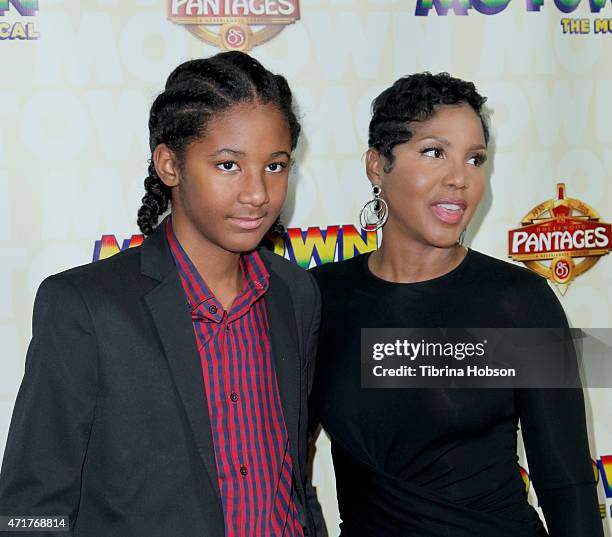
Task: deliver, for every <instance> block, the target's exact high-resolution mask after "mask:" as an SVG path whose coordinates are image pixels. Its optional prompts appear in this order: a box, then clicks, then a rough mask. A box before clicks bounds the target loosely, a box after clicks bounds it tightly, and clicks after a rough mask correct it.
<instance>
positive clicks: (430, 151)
mask: <svg viewBox="0 0 612 537" xmlns="http://www.w3.org/2000/svg"><path fill="white" fill-rule="evenodd" d="M421 154H422V155H425V156H426V157H432V158H440V157H441V156H442V149H440V148H439V147H427V148H425V149H423V150H422V151H421Z"/></svg>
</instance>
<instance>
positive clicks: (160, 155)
mask: <svg viewBox="0 0 612 537" xmlns="http://www.w3.org/2000/svg"><path fill="white" fill-rule="evenodd" d="M153 164H154V165H155V171H156V172H157V175H158V176H159V178H160V179H161V180H162V183H164V185H166V186H167V187H170V188H171V187H173V186H177V185H178V184H179V179H180V165H179V162H178V159H177V158H176V155H175V154H174V151H172V150H171V149H170V148H169V147H168V146H167V145H166V144H159V145H158V146H157V147H156V148H155V150H154V151H153Z"/></svg>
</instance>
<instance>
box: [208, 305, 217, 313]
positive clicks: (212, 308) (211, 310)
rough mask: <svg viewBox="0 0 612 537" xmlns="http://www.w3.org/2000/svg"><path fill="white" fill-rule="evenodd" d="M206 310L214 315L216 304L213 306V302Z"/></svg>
mask: <svg viewBox="0 0 612 537" xmlns="http://www.w3.org/2000/svg"><path fill="white" fill-rule="evenodd" d="M208 311H210V313H212V314H213V315H214V314H215V313H217V306H215V305H214V304H213V305H212V306H208Z"/></svg>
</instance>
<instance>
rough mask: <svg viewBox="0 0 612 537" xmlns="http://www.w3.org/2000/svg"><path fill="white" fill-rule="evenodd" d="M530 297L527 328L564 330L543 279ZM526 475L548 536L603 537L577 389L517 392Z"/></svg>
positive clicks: (581, 399) (581, 400)
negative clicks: (527, 474) (538, 503)
mask: <svg viewBox="0 0 612 537" xmlns="http://www.w3.org/2000/svg"><path fill="white" fill-rule="evenodd" d="M539 285H540V286H541V287H540V289H538V290H537V292H534V293H533V294H532V305H531V307H530V308H529V310H528V324H529V325H530V326H531V327H534V328H539V327H541V328H567V326H568V325H567V319H566V317H565V314H564V312H563V308H562V307H561V304H560V303H559V301H558V300H557V297H556V296H555V294H554V292H553V291H552V290H551V289H550V287H549V286H548V284H547V283H546V281H545V280H541V281H540V282H539ZM515 395H516V404H517V408H518V413H519V417H520V424H521V430H522V433H523V440H524V443H525V451H526V453H527V460H528V462H529V472H530V475H531V479H532V482H533V484H534V487H535V491H536V493H537V496H538V500H539V502H540V506H541V507H542V511H543V512H544V517H545V518H546V523H547V526H548V531H549V534H550V535H551V537H603V527H602V523H601V517H600V515H599V508H598V500H597V490H596V482H595V478H594V474H593V468H592V465H591V456H590V453H589V442H588V434H587V428H586V416H585V411H584V397H583V393H582V390H581V389H575V388H562V389H552V388H548V389H546V388H544V389H535V388H533V389H520V390H516V391H515Z"/></svg>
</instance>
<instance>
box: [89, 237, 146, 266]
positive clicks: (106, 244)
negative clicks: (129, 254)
mask: <svg viewBox="0 0 612 537" xmlns="http://www.w3.org/2000/svg"><path fill="white" fill-rule="evenodd" d="M143 241H144V235H132V237H131V238H130V239H125V240H124V241H123V245H122V246H121V248H119V243H118V242H117V239H116V238H115V236H114V235H102V238H101V239H100V240H99V241H96V243H95V245H94V252H93V261H99V260H100V259H107V258H109V257H112V256H114V255H115V254H118V253H119V252H120V251H123V250H127V249H128V248H134V247H136V246H140V245H141V244H142V242H143Z"/></svg>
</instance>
